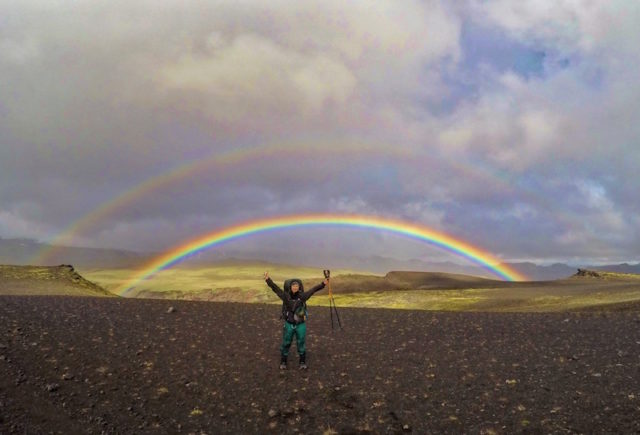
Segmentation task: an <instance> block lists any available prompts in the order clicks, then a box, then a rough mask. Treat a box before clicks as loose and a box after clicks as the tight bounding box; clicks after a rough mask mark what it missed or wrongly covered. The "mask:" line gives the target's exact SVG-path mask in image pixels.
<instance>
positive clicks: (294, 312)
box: [266, 278, 325, 325]
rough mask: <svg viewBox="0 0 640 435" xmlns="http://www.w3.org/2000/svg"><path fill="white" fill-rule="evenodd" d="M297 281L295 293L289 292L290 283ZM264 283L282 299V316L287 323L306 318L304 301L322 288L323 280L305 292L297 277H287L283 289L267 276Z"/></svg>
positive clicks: (297, 321) (302, 320)
mask: <svg viewBox="0 0 640 435" xmlns="http://www.w3.org/2000/svg"><path fill="white" fill-rule="evenodd" d="M294 282H297V283H298V285H299V287H300V289H299V290H298V292H297V293H295V294H294V293H292V292H291V285H292V284H293V283H294ZM266 283H267V285H268V286H269V287H271V290H273V292H274V293H275V294H276V295H278V297H279V298H280V299H282V318H283V319H284V320H286V321H287V322H289V323H293V324H296V325H297V324H299V323H304V321H305V320H306V302H307V300H309V298H310V297H311V296H313V295H314V293H315V292H317V291H318V290H322V289H323V288H324V287H325V286H324V282H321V283H320V284H318V285H316V286H315V287H313V288H311V290H309V291H308V292H306V293H305V291H304V286H303V285H302V281H300V280H299V279H298V278H293V279H288V280H286V281H285V282H284V291H283V290H282V289H281V288H280V287H278V285H277V284H276V283H275V282H273V280H272V279H271V278H267V280H266Z"/></svg>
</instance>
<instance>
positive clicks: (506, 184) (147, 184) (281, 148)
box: [30, 143, 539, 264]
mask: <svg viewBox="0 0 640 435" xmlns="http://www.w3.org/2000/svg"><path fill="white" fill-rule="evenodd" d="M310 152H314V153H319V152H320V153H328V154H330V155H332V156H335V155H340V156H342V157H344V156H359V155H362V154H365V155H378V156H384V157H386V156H388V157H395V158H401V159H403V160H404V161H406V162H408V163H410V164H418V165H424V164H425V162H428V161H429V160H430V159H432V157H433V156H432V155H428V154H424V153H418V152H412V151H410V150H402V149H399V148H398V147H396V146H388V147H385V146H377V145H369V144H359V143H342V144H339V145H338V144H332V143H329V144H323V145H322V146H319V145H318V144H316V143H306V144H305V143H298V144H296V145H293V144H270V145H267V146H264V147H259V148H248V149H237V150H232V151H228V152H225V153H220V154H212V155H210V156H207V157H205V158H201V159H196V160H193V161H190V162H187V163H184V164H182V165H178V166H177V167H175V168H173V169H171V170H169V171H166V172H164V173H161V174H159V175H156V176H153V177H151V178H148V179H147V180H145V181H143V182H141V183H139V184H138V185H136V186H133V187H132V188H130V189H129V190H127V191H124V192H122V193H121V194H119V195H116V196H115V197H113V198H111V199H110V200H107V201H105V202H103V203H102V204H100V205H98V206H97V207H95V208H93V209H92V210H91V211H89V212H88V213H87V214H85V215H84V216H82V217H80V218H78V219H76V220H75V221H74V222H72V223H71V224H70V225H69V226H68V227H67V228H65V229H64V230H63V231H61V232H60V233H58V234H57V235H56V236H55V237H54V238H53V239H52V240H50V241H49V243H48V247H47V248H44V249H43V250H41V251H40V252H38V253H37V254H36V255H35V256H34V257H33V258H32V259H31V260H30V262H31V263H32V264H49V263H50V262H51V261H52V259H53V258H54V257H55V253H56V251H57V250H58V249H59V247H61V246H66V245H73V241H74V239H75V238H76V236H78V235H86V234H89V233H91V231H92V230H94V229H95V228H97V227H99V224H100V222H102V221H104V220H105V219H106V218H108V217H110V216H113V215H115V214H116V213H117V212H118V211H120V210H123V209H126V208H127V207H130V206H132V205H134V204H136V203H137V202H138V201H139V200H140V199H141V198H143V197H146V196H150V195H152V194H153V193H154V192H157V191H160V190H161V189H163V188H166V187H168V186H170V185H172V184H176V183H179V182H181V181H183V180H185V179H187V178H191V177H193V176H195V175H196V174H199V173H203V172H214V173H220V172H222V171H225V170H229V169H231V168H233V167H234V166H236V165H238V164H241V163H245V162H248V161H251V160H256V161H263V160H265V159H268V158H278V157H282V156H288V157H296V156H297V157H305V156H306V155H307V154H308V153H310ZM447 164H448V165H449V166H451V167H452V168H453V169H455V170H457V171H459V172H460V173H462V174H464V175H466V176H468V177H472V178H473V182H474V183H478V184H479V185H481V184H493V185H497V186H498V187H500V188H502V189H505V190H513V188H514V186H513V183H512V182H511V181H510V180H508V178H506V177H504V176H501V175H496V174H493V173H491V172H490V171H489V170H487V169H483V168H481V167H478V165H475V166H471V165H462V164H459V163H456V162H452V161H447ZM525 193H526V192H525ZM525 196H527V195H525ZM529 196H536V197H539V195H529ZM529 199H531V200H532V201H534V202H539V201H536V199H539V198H529Z"/></svg>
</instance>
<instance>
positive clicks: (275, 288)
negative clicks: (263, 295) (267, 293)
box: [265, 277, 285, 301]
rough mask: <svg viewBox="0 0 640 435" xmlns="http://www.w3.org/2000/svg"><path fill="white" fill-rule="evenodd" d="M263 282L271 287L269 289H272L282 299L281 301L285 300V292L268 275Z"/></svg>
mask: <svg viewBox="0 0 640 435" xmlns="http://www.w3.org/2000/svg"><path fill="white" fill-rule="evenodd" d="M265 282H266V283H267V285H268V286H269V287H271V290H273V292H274V293H275V294H276V295H278V297H279V298H280V299H282V300H283V301H284V300H285V294H284V291H282V289H281V288H280V287H278V284H276V283H275V282H273V280H272V279H271V278H269V277H267V279H266V280H265Z"/></svg>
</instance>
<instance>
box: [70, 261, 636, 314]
mask: <svg viewBox="0 0 640 435" xmlns="http://www.w3.org/2000/svg"><path fill="white" fill-rule="evenodd" d="M265 269H266V270H268V271H269V273H270V276H271V277H272V278H273V280H274V281H276V282H277V283H279V284H282V282H283V281H284V280H285V279H288V278H292V277H297V278H300V279H302V280H303V281H304V285H305V287H306V288H309V287H311V286H313V285H315V284H317V283H318V282H320V281H321V280H322V271H321V270H319V269H316V268H309V267H295V266H287V265H265V264H259V263H258V264H231V265H229V264H223V265H214V266H207V267H175V268H172V269H169V270H165V271H161V272H160V273H158V274H157V275H155V276H154V277H153V278H151V279H149V280H146V281H144V282H142V283H141V284H139V285H138V287H137V288H136V289H135V290H134V291H133V292H132V294H130V295H129V296H138V297H159V298H169V299H190V300H205V301H221V302H258V303H274V304H277V303H279V302H280V301H279V299H278V298H277V297H276V295H275V294H274V293H273V292H272V291H271V290H269V288H268V287H267V286H266V285H265V283H264V280H263V274H264V271H265ZM82 272H83V274H84V275H85V276H86V277H88V278H89V279H90V280H92V281H94V282H96V283H98V284H99V285H101V286H102V287H103V288H106V289H108V290H112V291H113V290H115V289H117V288H118V287H119V286H120V285H121V284H122V283H124V282H126V281H127V280H128V279H130V278H131V276H133V275H134V274H135V270H131V269H91V270H83V271H82ZM396 275H402V274H396ZM405 275H406V273H405ZM408 276H409V275H408ZM332 277H333V278H332V283H333V287H334V297H335V300H336V303H337V304H338V306H343V307H366V308H394V309H407V310H442V311H495V312H536V311H566V310H576V309H583V308H588V307H597V306H606V305H610V304H616V303H634V302H640V286H639V285H638V284H637V281H636V280H630V279H629V278H628V277H627V276H624V277H623V278H619V279H614V278H610V279H607V280H602V279H576V280H564V281H557V282H548V283H531V284H527V283H513V284H512V285H511V284H509V283H499V284H500V286H499V287H493V284H491V285H492V287H489V288H466V289H465V288H452V289H443V290H439V289H437V287H436V289H426V288H424V289H411V288H410V287H409V288H408V287H406V285H407V283H406V282H402V281H401V280H400V281H399V280H398V279H394V280H386V279H385V277H384V276H379V275H364V274H361V273H360V274H357V273H354V272H352V271H348V270H339V271H338V270H336V271H333V273H332ZM409 277H410V278H412V276H409ZM413 278H418V279H417V280H416V282H420V284H421V285H426V286H429V285H431V284H430V282H429V281H428V280H429V278H433V280H434V281H433V282H434V283H436V284H434V285H440V283H442V285H449V286H451V285H460V283H464V282H465V280H464V279H457V278H456V279H454V280H453V281H452V278H451V277H450V276H446V275H445V274H431V275H425V276H424V277H421V276H416V277H413ZM395 283H397V284H398V285H397V286H396V285H395ZM469 284H471V285H478V284H487V282H486V280H485V281H476V280H473V279H471V280H469ZM310 305H318V306H328V305H329V299H328V297H327V291H326V290H324V291H322V292H320V293H318V294H317V295H316V296H314V298H313V299H312V300H311V301H310Z"/></svg>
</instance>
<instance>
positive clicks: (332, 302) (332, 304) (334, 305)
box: [323, 269, 342, 329]
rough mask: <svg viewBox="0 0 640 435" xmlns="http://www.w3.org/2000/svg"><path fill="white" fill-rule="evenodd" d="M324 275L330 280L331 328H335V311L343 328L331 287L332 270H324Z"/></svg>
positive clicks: (339, 324)
mask: <svg viewBox="0 0 640 435" xmlns="http://www.w3.org/2000/svg"><path fill="white" fill-rule="evenodd" d="M323 273H324V277H325V278H326V279H327V280H328V282H329V314H330V315H331V329H333V312H334V311H335V312H336V319H337V320H338V326H339V327H340V329H342V323H341V322H340V316H339V315H338V307H337V306H336V300H335V299H334V298H333V290H332V289H331V279H330V278H329V275H331V272H330V271H329V270H328V269H327V270H324V271H323Z"/></svg>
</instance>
